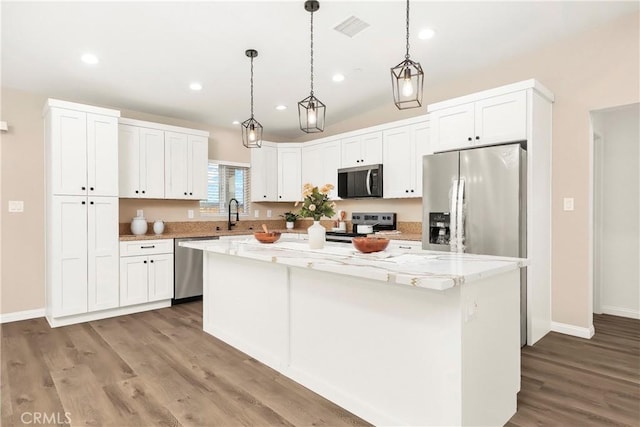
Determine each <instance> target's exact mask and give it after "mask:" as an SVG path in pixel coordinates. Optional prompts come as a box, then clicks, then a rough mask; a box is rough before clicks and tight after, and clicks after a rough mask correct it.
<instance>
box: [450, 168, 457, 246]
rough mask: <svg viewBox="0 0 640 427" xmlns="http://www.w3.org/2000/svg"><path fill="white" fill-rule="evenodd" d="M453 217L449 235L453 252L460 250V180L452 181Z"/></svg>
mask: <svg viewBox="0 0 640 427" xmlns="http://www.w3.org/2000/svg"><path fill="white" fill-rule="evenodd" d="M450 194H451V210H450V212H451V218H450V221H451V222H450V225H449V227H450V228H451V230H450V232H451V236H450V237H449V246H450V247H451V252H458V180H457V179H456V180H454V181H453V182H452V183H451V190H450Z"/></svg>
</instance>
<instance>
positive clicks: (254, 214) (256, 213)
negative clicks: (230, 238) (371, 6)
mask: <svg viewBox="0 0 640 427" xmlns="http://www.w3.org/2000/svg"><path fill="white" fill-rule="evenodd" d="M253 217H254V218H260V211H259V210H258V209H256V210H255V211H253Z"/></svg>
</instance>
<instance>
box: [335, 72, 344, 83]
mask: <svg viewBox="0 0 640 427" xmlns="http://www.w3.org/2000/svg"><path fill="white" fill-rule="evenodd" d="M332 80H333V81H334V82H336V83H339V82H341V81H343V80H344V74H340V73H336V74H334V75H333V77H332Z"/></svg>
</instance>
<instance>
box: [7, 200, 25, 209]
mask: <svg viewBox="0 0 640 427" xmlns="http://www.w3.org/2000/svg"><path fill="white" fill-rule="evenodd" d="M9 212H24V201H22V200H9Z"/></svg>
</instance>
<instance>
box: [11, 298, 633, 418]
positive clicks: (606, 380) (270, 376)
mask: <svg viewBox="0 0 640 427" xmlns="http://www.w3.org/2000/svg"><path fill="white" fill-rule="evenodd" d="M201 319H202V303H201V302H196V303H189V304H182V305H178V306H174V307H171V308H167V309H162V310H156V311H150V312H146V313H139V314H134V315H130V316H123V317H118V318H113V319H106V320H100V321H96V322H90V323H85V324H81V325H73V326H67V327H63V328H57V329H51V328H49V326H48V324H47V322H46V321H45V320H44V319H34V320H28V321H22V322H15V323H8V324H5V325H2V327H1V337H2V349H1V359H0V360H1V362H2V365H1V367H2V369H1V382H0V383H1V389H0V396H1V398H2V399H1V412H2V413H1V422H2V426H13V425H23V424H38V425H42V424H48V425H51V424H59V425H65V423H68V419H67V418H66V417H67V416H68V418H69V419H70V420H71V424H72V425H93V426H103V425H104V426H107V425H112V426H156V425H166V426H179V425H184V426H205V425H206V426H235V425H248V426H275V425H285V426H292V425H294V426H308V425H314V426H315V425H318V426H321V425H327V426H344V425H367V423H366V422H364V421H363V420H361V419H359V418H358V417H356V416H354V415H352V414H350V413H349V412H347V411H345V410H344V409H342V408H340V407H338V406H336V405H334V404H333V403H331V402H329V401H327V400H326V399H324V398H322V397H320V396H318V395H316V394H315V393H313V392H311V391H309V390H308V389H306V388H304V387H302V386H301V385H299V384H297V383H295V382H293V381H291V380H289V379H288V378H286V377H283V376H282V375H280V374H278V373H277V372H275V371H273V370H272V369H270V368H268V367H266V366H264V365H262V364H261V363H259V362H257V361H255V360H254V359H252V358H250V357H248V356H246V355H245V354H243V353H241V352H239V351H237V350H235V349H234V348H232V347H230V346H228V345H226V344H225V343H223V342H221V341H219V340H217V339H215V338H213V337H211V336H210V335H208V334H205V333H204V332H202V320H201ZM595 327H596V336H595V337H594V338H593V339H592V340H582V339H579V338H573V337H568V336H564V335H560V334H555V333H551V334H549V335H547V336H546V337H545V338H543V339H542V340H541V341H540V342H539V343H538V344H536V345H535V346H534V347H527V348H525V349H524V350H523V352H522V390H521V392H520V394H519V396H518V413H517V414H516V415H515V416H514V417H513V418H512V419H511V421H510V422H509V424H508V425H509V426H533V425H563V426H587V425H593V426H602V425H630V426H638V425H640V372H639V370H640V321H637V320H630V319H623V318H618V317H612V316H597V317H596V318H595ZM65 412H66V413H67V414H66V415H65ZM25 414H26V415H25ZM36 417H40V418H38V421H40V422H35V421H36ZM43 421H46V422H43Z"/></svg>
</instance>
